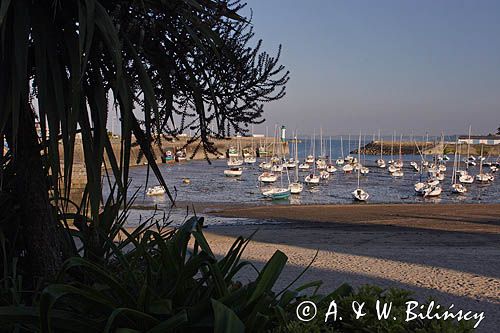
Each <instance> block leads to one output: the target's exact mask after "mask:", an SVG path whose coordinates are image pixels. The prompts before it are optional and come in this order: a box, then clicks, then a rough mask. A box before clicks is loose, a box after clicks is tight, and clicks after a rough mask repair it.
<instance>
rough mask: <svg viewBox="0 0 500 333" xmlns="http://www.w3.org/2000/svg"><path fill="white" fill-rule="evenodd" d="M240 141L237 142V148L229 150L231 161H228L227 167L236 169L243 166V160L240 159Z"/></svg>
mask: <svg viewBox="0 0 500 333" xmlns="http://www.w3.org/2000/svg"><path fill="white" fill-rule="evenodd" d="M240 150H241V149H240V140H239V139H237V140H236V148H234V147H230V148H229V160H228V161H227V166H229V167H236V166H240V165H242V164H243V159H242V158H241V157H240Z"/></svg>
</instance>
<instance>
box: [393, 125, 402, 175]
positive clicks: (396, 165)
mask: <svg viewBox="0 0 500 333" xmlns="http://www.w3.org/2000/svg"><path fill="white" fill-rule="evenodd" d="M402 143H403V134H401V137H400V138H399V159H398V160H397V161H395V162H394V166H395V167H396V168H399V169H401V168H403V155H402V151H401V145H402Z"/></svg>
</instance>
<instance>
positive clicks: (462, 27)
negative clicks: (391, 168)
mask: <svg viewBox="0 0 500 333" xmlns="http://www.w3.org/2000/svg"><path fill="white" fill-rule="evenodd" d="M249 8H252V10H253V14H254V17H253V24H254V29H255V32H256V38H262V39H263V40H264V48H265V49H266V50H267V51H269V52H270V53H271V54H272V53H274V52H275V51H276V50H277V47H278V45H279V44H282V46H283V51H282V58H281V59H282V63H283V64H284V65H285V66H286V67H287V69H289V70H290V72H291V80H290V83H289V84H288V89H287V96H286V97H285V98H284V99H283V100H280V101H278V102H274V103H272V104H268V105H266V107H265V110H266V112H265V117H266V119H267V121H266V124H267V125H269V127H270V128H274V124H275V123H285V124H286V125H287V126H288V128H290V129H294V128H298V130H299V132H301V133H312V131H313V129H314V128H319V127H320V126H322V127H323V129H324V131H325V132H327V133H329V134H346V133H349V132H350V133H359V131H360V130H361V131H363V132H366V133H373V132H374V131H378V129H381V130H382V132H383V133H388V134H389V133H392V131H394V130H396V131H398V132H401V131H402V132H406V133H408V134H409V133H410V132H412V131H413V132H415V133H425V132H426V131H429V132H430V133H434V134H439V133H440V132H441V131H444V132H445V133H449V134H451V133H465V132H466V131H467V128H468V126H469V124H470V125H471V126H472V129H473V132H475V133H481V132H491V131H493V130H494V129H496V128H497V127H498V125H500V1H493V0H491V1H489V0H469V1H458V0H453V1H452V0H439V1H436V0H434V1H431V0H419V1H417V0H413V1H406V0H377V1H368V0H366V1H361V0H351V1H334V0H309V1H304V0H302V1H296V0H287V1H283V0H248V8H247V9H246V12H247V13H248V12H249V10H248V9H249ZM263 128H265V126H264V127H263V126H260V127H258V130H263Z"/></svg>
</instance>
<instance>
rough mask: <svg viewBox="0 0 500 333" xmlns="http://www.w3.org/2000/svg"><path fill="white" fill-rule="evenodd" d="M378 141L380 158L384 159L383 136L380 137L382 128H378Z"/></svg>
mask: <svg viewBox="0 0 500 333" xmlns="http://www.w3.org/2000/svg"><path fill="white" fill-rule="evenodd" d="M378 142H379V143H380V159H382V145H383V143H382V138H381V137H380V130H378Z"/></svg>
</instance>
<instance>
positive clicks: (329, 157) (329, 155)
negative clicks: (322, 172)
mask: <svg viewBox="0 0 500 333" xmlns="http://www.w3.org/2000/svg"><path fill="white" fill-rule="evenodd" d="M328 163H330V165H331V164H332V137H331V136H330V151H329V152H328Z"/></svg>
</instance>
